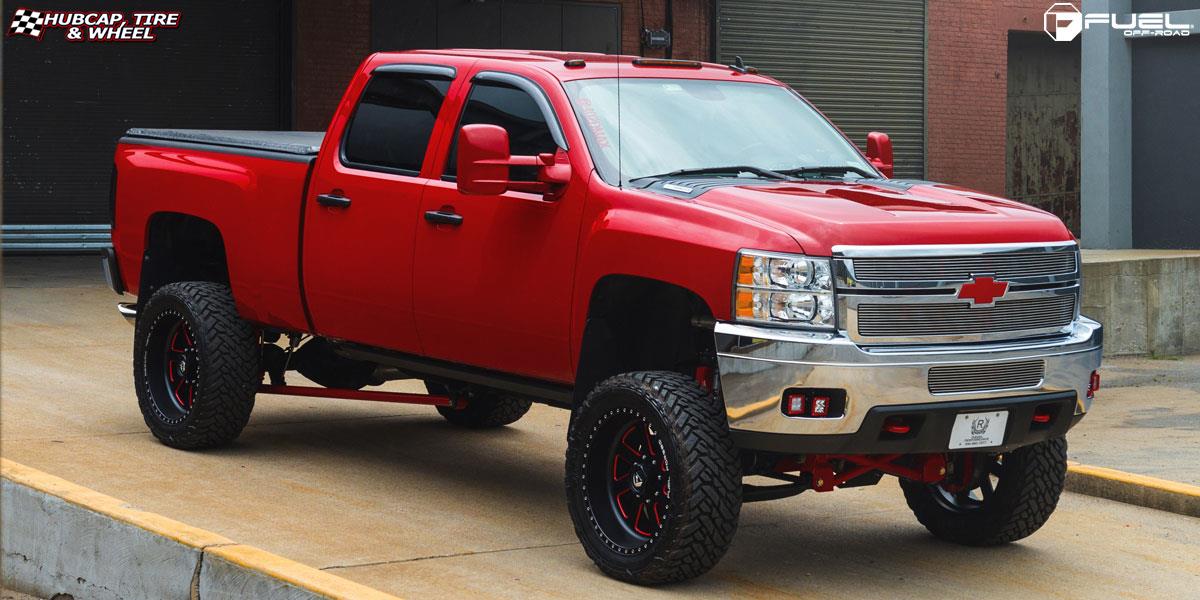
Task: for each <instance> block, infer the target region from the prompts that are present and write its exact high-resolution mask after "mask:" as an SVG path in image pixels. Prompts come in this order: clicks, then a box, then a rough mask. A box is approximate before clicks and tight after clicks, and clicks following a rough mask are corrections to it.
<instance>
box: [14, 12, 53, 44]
mask: <svg viewBox="0 0 1200 600" xmlns="http://www.w3.org/2000/svg"><path fill="white" fill-rule="evenodd" d="M44 19H45V17H43V16H42V13H41V12H39V11H36V10H29V9H28V8H18V9H17V11H16V12H15V13H13V20H12V25H9V26H8V35H27V36H30V37H35V38H40V37H42V24H43V23H44Z"/></svg>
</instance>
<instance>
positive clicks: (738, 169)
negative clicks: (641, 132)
mask: <svg viewBox="0 0 1200 600" xmlns="http://www.w3.org/2000/svg"><path fill="white" fill-rule="evenodd" d="M723 173H732V174H733V176H734V177H737V175H738V173H752V174H754V175H757V176H759V177H763V178H766V179H783V180H787V179H791V177H790V176H788V175H784V174H783V173H780V172H778V171H772V170H770V169H764V168H761V167H751V166H747V165H734V166H728V167H704V168H701V169H679V170H678V171H671V172H670V173H662V174H659V175H643V176H641V177H635V178H633V179H630V181H638V180H640V179H666V178H668V177H684V176H688V175H720V174H723Z"/></svg>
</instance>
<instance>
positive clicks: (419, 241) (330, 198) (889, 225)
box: [105, 50, 1101, 583]
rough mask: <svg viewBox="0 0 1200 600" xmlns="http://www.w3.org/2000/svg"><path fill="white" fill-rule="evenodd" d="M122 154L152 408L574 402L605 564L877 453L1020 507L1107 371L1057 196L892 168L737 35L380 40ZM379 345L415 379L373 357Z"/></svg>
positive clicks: (120, 215)
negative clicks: (429, 46) (231, 114)
mask: <svg viewBox="0 0 1200 600" xmlns="http://www.w3.org/2000/svg"><path fill="white" fill-rule="evenodd" d="M115 160H116V169H115V181H114V184H113V207H112V210H113V247H114V248H113V252H112V253H110V254H109V255H108V256H106V258H105V266H106V272H107V273H108V275H109V278H110V282H111V284H112V286H113V288H114V289H115V290H116V291H117V292H118V293H121V292H126V291H127V292H130V293H132V294H136V296H137V302H136V303H123V304H120V305H119V309H120V311H121V313H122V314H124V315H125V316H126V317H127V318H129V319H130V320H131V321H135V322H136V327H135V343H134V356H133V363H134V380H135V384H136V389H137V395H138V401H139V404H140V407H141V410H142V412H143V414H144V416H145V420H146V423H147V425H148V426H149V428H150V431H151V432H153V434H154V435H155V436H157V437H158V438H159V439H160V440H162V441H163V442H164V443H166V444H168V445H170V446H174V447H178V448H203V447H209V446H214V445H218V444H224V443H228V442H230V441H231V440H233V439H234V438H236V437H237V436H238V434H239V432H240V431H241V429H242V428H243V426H245V424H246V422H247V420H248V419H249V416H250V411H251V409H252V407H253V405H254V398H255V395H256V394H258V393H270V392H276V393H281V392H282V393H297V394H301V393H309V394H314V395H328V396H340V397H351V398H363V399H391V400H399V401H411V402H424V403H426V404H432V405H436V406H437V410H439V411H440V412H441V414H442V415H443V416H444V417H445V418H446V419H448V420H449V421H451V422H452V423H455V424H458V425H462V426H466V427H497V426H503V425H507V424H510V423H512V422H514V421H516V420H517V419H519V418H521V416H522V415H523V414H525V412H526V411H527V410H528V409H529V407H530V403H531V402H541V403H545V404H549V405H553V406H558V407H562V408H567V409H569V410H571V411H572V413H571V420H570V427H569V433H568V440H567V455H566V478H565V482H566V495H567V500H568V506H569V510H570V513H571V517H572V519H573V521H574V524H575V531H576V533H577V534H578V537H579V539H580V541H581V543H582V544H583V547H584V549H585V550H586V552H587V554H588V555H589V556H590V557H591V558H592V559H593V560H594V561H595V563H596V564H597V565H598V566H599V567H600V568H601V569H602V570H603V571H604V572H605V573H608V574H609V575H611V576H614V577H617V578H620V579H624V580H627V581H632V582H637V583H661V582H669V581H677V580H681V579H686V578H689V577H694V576H696V575H698V574H701V573H703V572H705V571H706V570H707V569H709V568H711V567H712V566H713V565H714V564H715V563H716V562H717V561H718V559H719V558H720V557H721V556H722V554H724V552H725V551H726V549H727V548H728V546H729V544H730V542H731V540H732V538H733V534H734V530H735V528H736V525H737V521H738V514H739V511H740V509H741V505H742V503H743V502H751V501H758V500H767V499H772V498H783V497H787V496H792V495H795V494H798V493H800V492H803V491H806V490H814V491H817V492H826V491H830V490H833V489H835V488H846V487H851V486H862V485H872V484H875V483H876V482H878V481H879V480H880V478H881V477H882V476H883V475H892V476H896V477H898V478H899V479H900V485H901V487H902V488H903V491H904V496H905V499H906V500H907V502H908V505H909V506H910V507H911V508H912V510H913V512H914V513H915V514H916V516H917V518H918V519H919V520H920V521H921V523H923V524H924V525H925V526H926V527H927V528H928V529H929V530H930V531H931V532H932V533H933V534H934V535H936V536H938V537H940V538H944V539H947V540H951V541H954V542H958V543H962V544H971V545H989V544H999V543H1005V542H1009V541H1013V540H1016V539H1020V538H1022V537H1025V536H1027V535H1029V534H1031V533H1033V532H1034V531H1035V530H1036V529H1038V527H1040V526H1041V525H1042V524H1043V523H1044V522H1045V521H1046V519H1047V518H1048V517H1049V516H1050V513H1051V512H1052V511H1053V509H1054V507H1055V504H1056V503H1057V501H1058V497H1059V494H1060V492H1061V490H1062V487H1063V480H1064V475H1065V469H1066V441H1065V439H1064V435H1065V434H1066V432H1067V430H1068V429H1069V428H1070V427H1071V426H1073V425H1074V424H1075V423H1076V422H1078V421H1079V419H1081V418H1082V417H1083V415H1084V414H1085V413H1086V412H1087V410H1088V409H1089V407H1090V406H1091V403H1092V399H1093V395H1094V393H1095V391H1096V389H1097V388H1098V386H1099V378H1098V374H1097V369H1098V368H1099V365H1100V354H1101V327H1100V325H1099V324H1098V323H1096V322H1094V321H1092V320H1089V319H1087V318H1085V317H1082V316H1080V314H1079V304H1080V261H1079V249H1078V245H1077V243H1076V242H1075V240H1074V239H1073V237H1072V236H1071V234H1070V232H1069V231H1068V230H1067V228H1066V227H1064V226H1063V224H1062V222H1061V221H1059V220H1058V219H1057V218H1055V217H1054V216H1052V215H1050V214H1048V213H1046V212H1043V211H1041V210H1037V209H1034V208H1031V207H1029V206H1025V205H1022V204H1019V203H1016V202H1013V201H1010V200H1006V199H1003V198H998V197H995V196H991V195H988V194H983V193H980V192H976V191H972V190H968V189H963V188H960V187H955V186H950V185H943V184H936V183H931V182H928V181H911V180H897V179H892V178H891V176H892V165H891V146H890V142H889V141H888V139H887V137H886V136H885V135H883V134H871V136H870V137H869V138H868V148H867V152H866V153H865V155H864V154H863V153H862V152H860V151H859V150H858V149H857V148H856V147H855V146H854V145H853V144H852V143H851V142H850V141H849V140H848V139H847V138H846V137H845V136H844V135H842V134H841V133H840V132H839V131H838V129H836V128H835V127H834V126H833V125H832V124H830V123H829V122H828V121H827V120H826V119H825V118H824V117H823V116H822V115H821V114H820V113H819V112H818V111H817V110H816V109H815V108H813V107H812V106H811V105H810V104H809V103H807V102H806V101H805V100H804V99H803V98H802V97H801V96H799V95H798V94H796V93H795V92H794V91H792V90H791V89H789V88H788V87H787V86H785V85H783V84H781V83H779V82H778V81H775V80H773V79H770V78H768V77H765V76H762V75H759V74H758V73H757V72H756V71H755V70H754V69H752V68H748V67H746V66H744V65H742V64H740V62H739V64H737V65H732V66H723V65H716V64H707V63H698V62H690V61H680V60H662V59H645V58H635V57H628V56H604V55H592V54H565V53H549V52H515V51H465V50H455V51H420V52H400V53H380V54H374V55H372V56H370V57H369V58H368V59H367V60H366V61H365V62H364V63H363V64H362V66H361V68H360V69H359V70H358V72H357V73H356V75H355V76H354V79H353V80H352V81H351V82H350V85H349V88H348V89H347V90H346V93H345V96H344V97H343V98H342V101H341V104H340V105H339V106H338V109H337V112H336V114H334V115H333V119H332V122H331V123H330V125H329V130H328V132H326V133H325V134H321V133H319V132H314V133H305V132H254V131H207V130H162V129H131V130H129V132H128V133H127V134H126V135H125V136H124V137H122V138H121V140H120V142H119V145H118V147H117V150H116V159H115ZM293 370H294V371H298V372H299V373H300V374H302V375H304V376H305V377H306V378H307V379H308V380H310V381H312V382H315V383H316V384H318V385H319V386H323V387H314V386H308V387H304V386H289V385H287V383H286V379H285V377H286V375H287V373H288V372H290V371H293ZM391 379H420V380H423V381H424V382H425V384H426V386H427V388H428V390H429V394H428V395H421V396H418V395H411V394H410V395H405V394H393V393H388V392H384V391H372V390H363V389H362V388H364V387H367V386H372V385H378V384H380V383H382V382H384V381H387V380H391ZM770 482H773V483H770Z"/></svg>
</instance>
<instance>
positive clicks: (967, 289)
mask: <svg viewBox="0 0 1200 600" xmlns="http://www.w3.org/2000/svg"><path fill="white" fill-rule="evenodd" d="M1006 292H1008V282H1007V281H996V278H995V277H993V276H991V275H974V274H973V275H971V281H970V282H969V283H964V284H962V286H961V287H959V288H958V299H959V300H970V301H971V306H972V307H981V306H992V305H994V304H995V303H996V300H997V299H999V298H1003V297H1004V294H1005V293H1006Z"/></svg>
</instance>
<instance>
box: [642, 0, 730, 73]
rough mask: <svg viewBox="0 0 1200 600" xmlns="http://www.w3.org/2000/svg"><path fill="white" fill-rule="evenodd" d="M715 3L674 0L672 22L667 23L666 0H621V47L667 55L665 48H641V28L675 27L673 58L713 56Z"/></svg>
mask: <svg viewBox="0 0 1200 600" xmlns="http://www.w3.org/2000/svg"><path fill="white" fill-rule="evenodd" d="M712 4H713V3H712V2H711V1H709V0H675V2H674V6H673V9H672V16H673V19H672V21H673V23H671V24H668V23H667V0H645V1H644V2H639V1H638V0H621V51H622V52H624V53H625V54H635V55H640V56H654V57H664V56H666V52H664V51H663V50H650V49H646V51H644V52H643V51H642V50H641V36H642V28H643V27H645V28H648V29H670V30H673V31H672V35H671V42H672V46H673V48H672V53H671V58H685V59H690V60H712V56H711V54H710V52H709V50H710V47H711V43H710V39H709V38H710V36H711V32H712V26H711V23H712V14H711V12H712ZM643 9H644V12H645V19H644V20H643V18H642V14H643ZM672 25H673V26H672Z"/></svg>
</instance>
